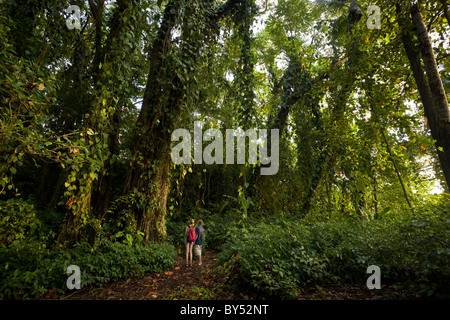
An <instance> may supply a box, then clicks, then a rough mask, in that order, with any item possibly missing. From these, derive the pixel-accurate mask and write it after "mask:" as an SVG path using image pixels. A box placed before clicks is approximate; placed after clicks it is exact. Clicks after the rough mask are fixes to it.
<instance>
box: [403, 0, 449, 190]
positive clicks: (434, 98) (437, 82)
mask: <svg viewBox="0 0 450 320" xmlns="http://www.w3.org/2000/svg"><path fill="white" fill-rule="evenodd" d="M411 13H412V16H414V21H415V25H417V26H419V28H418V29H417V27H416V33H417V34H418V39H419V41H420V42H421V45H420V50H419V48H418V46H417V45H416V44H415V43H414V41H413V39H412V36H411V34H410V30H412V29H413V28H412V23H411V20H410V19H408V18H405V17H403V16H402V9H401V6H400V5H397V20H398V23H399V25H400V27H401V28H402V43H403V47H404V49H405V53H406V55H407V57H408V60H409V64H410V68H411V71H412V73H413V76H414V80H415V82H416V85H417V89H418V90H419V94H420V98H421V101H422V105H423V108H424V113H425V116H426V117H427V120H428V124H429V127H430V131H431V136H432V138H433V139H434V140H435V141H436V142H435V146H436V149H437V154H438V157H439V162H440V164H441V167H442V171H443V173H444V177H445V180H446V182H447V187H448V186H449V185H450V124H449V122H448V121H449V120H448V104H447V99H446V95H445V91H444V88H443V86H442V81H441V78H440V76H439V72H438V70H437V67H436V60H435V59H434V54H433V50H432V47H431V44H430V40H429V38H428V33H427V31H426V29H424V23H423V20H422V18H421V15H420V12H418V8H417V7H415V8H413V7H411ZM421 52H422V56H424V54H425V56H426V63H425V58H424V65H425V64H426V68H427V74H426V75H425V71H424V69H423V68H422V61H421V57H420V54H421ZM430 76H431V78H432V79H433V80H432V83H433V85H434V87H433V88H432V85H431V82H430V78H429V77H430ZM436 104H438V105H439V106H438V107H436ZM446 109H447V110H446Z"/></svg>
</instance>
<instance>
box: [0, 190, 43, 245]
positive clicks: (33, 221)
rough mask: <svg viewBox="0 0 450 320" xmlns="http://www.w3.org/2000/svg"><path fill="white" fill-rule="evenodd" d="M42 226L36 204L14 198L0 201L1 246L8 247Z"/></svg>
mask: <svg viewBox="0 0 450 320" xmlns="http://www.w3.org/2000/svg"><path fill="white" fill-rule="evenodd" d="M39 226H40V222H39V220H38V219H37V217H36V212H35V209H34V206H33V205H32V204H30V203H29V202H27V201H25V200H23V199H20V198H12V199H8V200H6V201H0V246H1V247H7V246H9V245H11V244H12V243H13V242H14V241H16V240H23V239H25V238H26V237H27V236H28V235H30V234H33V233H34V232H35V231H36V230H37V229H38V228H39Z"/></svg>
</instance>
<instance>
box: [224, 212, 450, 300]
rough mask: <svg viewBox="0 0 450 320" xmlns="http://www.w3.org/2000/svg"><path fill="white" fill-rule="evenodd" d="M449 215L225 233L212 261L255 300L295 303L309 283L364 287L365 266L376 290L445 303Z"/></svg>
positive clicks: (286, 223) (284, 224)
mask: <svg viewBox="0 0 450 320" xmlns="http://www.w3.org/2000/svg"><path fill="white" fill-rule="evenodd" d="M449 222H450V219H449V214H448V212H447V211H445V210H444V211H441V212H440V213H439V214H433V213H430V212H428V213H422V214H421V215H417V216H402V217H394V218H391V219H388V218H386V219H384V220H373V221H361V220H357V219H353V220H352V219H347V220H339V221H327V222H315V223H311V222H310V221H291V220H288V219H273V218H272V219H266V220H263V221H260V222H259V223H258V224H257V225H255V226H246V227H241V228H236V230H233V231H231V232H232V233H234V234H237V235H239V236H238V237H234V238H230V240H229V241H227V242H226V243H225V244H224V245H223V246H222V252H221V253H220V254H219V262H220V263H225V262H227V261H230V260H233V261H234V262H235V264H236V268H235V270H236V272H237V273H238V279H240V281H241V282H243V283H246V284H247V285H249V286H250V287H252V288H254V289H257V290H258V291H259V292H260V293H261V294H262V295H269V296H295V295H296V294H297V289H298V288H303V287H305V286H307V285H311V284H320V283H329V282H333V281H348V282H358V283H365V281H366V279H367V278H368V276H369V275H368V274H367V273H366V270H367V267H368V266H369V265H377V266H379V267H380V269H381V276H382V281H383V283H385V284H386V283H405V285H406V284H408V285H409V288H408V289H410V290H414V291H415V292H418V293H421V294H422V295H423V296H435V297H448V296H449V295H448V289H447V288H448V286H449V284H450V250H449V243H450V233H449V227H448V226H449Z"/></svg>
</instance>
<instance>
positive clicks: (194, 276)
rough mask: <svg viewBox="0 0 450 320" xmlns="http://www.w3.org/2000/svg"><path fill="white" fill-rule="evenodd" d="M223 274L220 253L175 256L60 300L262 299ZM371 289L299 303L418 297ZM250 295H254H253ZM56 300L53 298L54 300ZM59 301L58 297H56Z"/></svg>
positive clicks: (305, 294) (320, 294)
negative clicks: (233, 288)
mask: <svg viewBox="0 0 450 320" xmlns="http://www.w3.org/2000/svg"><path fill="white" fill-rule="evenodd" d="M223 282H224V281H223V275H220V274H219V272H218V270H217V252H215V251H211V250H206V251H205V255H204V257H203V265H202V266H199V265H198V264H197V262H196V261H194V265H193V266H192V267H187V266H186V261H185V256H184V255H183V254H179V255H177V257H176V265H175V266H174V267H173V268H171V269H170V270H168V271H165V272H161V273H149V274H146V275H143V276H139V277H134V278H128V279H124V280H120V281H116V282H113V283H108V284H105V285H104V286H102V287H97V288H86V289H81V290H77V291H75V292H73V293H70V294H67V295H64V296H61V297H59V299H62V300H186V299H187V300H202V299H205V300H212V299H218V300H234V299H240V300H242V299H244V300H247V299H255V298H256V299H261V297H256V296H254V297H250V296H247V295H245V294H244V293H243V292H240V293H232V292H230V291H228V290H223V289H224V287H223ZM382 289H383V290H368V289H367V288H366V287H365V286H364V285H363V284H336V285H328V286H325V287H319V286H313V287H310V288H308V289H305V290H301V291H300V290H299V296H298V298H297V299H298V300H380V299H381V300H383V299H405V298H410V299H411V298H412V299H414V298H416V297H412V296H409V297H408V296H404V294H403V293H401V292H398V291H397V290H393V289H392V288H389V286H383V288H382ZM250 295H251V294H250ZM54 298H56V297H53V299H54ZM56 299H58V298H56Z"/></svg>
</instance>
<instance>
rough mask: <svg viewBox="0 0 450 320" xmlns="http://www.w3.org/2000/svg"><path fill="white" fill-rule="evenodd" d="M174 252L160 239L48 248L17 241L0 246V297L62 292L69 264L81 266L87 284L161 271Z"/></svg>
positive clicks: (166, 267) (64, 290)
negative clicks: (158, 241)
mask: <svg viewBox="0 0 450 320" xmlns="http://www.w3.org/2000/svg"><path fill="white" fill-rule="evenodd" d="M175 256H176V253H175V249H174V248H173V246H172V245H170V244H161V243H149V244H147V245H138V246H130V245H127V244H125V243H120V242H111V241H108V240H102V241H101V242H100V243H99V244H97V245H96V246H90V245H89V244H87V243H81V244H78V245H76V246H75V247H74V248H72V249H70V250H64V249H59V250H49V249H46V248H44V246H42V245H40V244H39V243H38V242H35V241H33V242H24V241H22V242H16V243H15V244H14V245H12V246H10V247H9V248H0V261H1V265H0V278H1V280H0V299H11V298H15V297H21V298H25V299H31V298H39V297H42V295H44V294H45V293H46V292H47V291H48V290H49V289H52V288H58V289H59V290H58V292H59V293H61V294H62V293H65V292H66V291H67V290H68V289H67V287H66V281H67V278H68V277H69V275H68V274H67V273H66V270H67V267H68V266H69V265H77V266H78V267H80V271H81V286H82V287H90V286H99V285H102V284H105V283H107V282H110V281H115V280H118V279H121V278H126V277H130V276H139V275H142V274H144V273H145V272H162V271H164V270H167V269H168V268H170V267H171V266H173V265H174V263H175Z"/></svg>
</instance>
